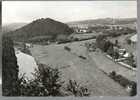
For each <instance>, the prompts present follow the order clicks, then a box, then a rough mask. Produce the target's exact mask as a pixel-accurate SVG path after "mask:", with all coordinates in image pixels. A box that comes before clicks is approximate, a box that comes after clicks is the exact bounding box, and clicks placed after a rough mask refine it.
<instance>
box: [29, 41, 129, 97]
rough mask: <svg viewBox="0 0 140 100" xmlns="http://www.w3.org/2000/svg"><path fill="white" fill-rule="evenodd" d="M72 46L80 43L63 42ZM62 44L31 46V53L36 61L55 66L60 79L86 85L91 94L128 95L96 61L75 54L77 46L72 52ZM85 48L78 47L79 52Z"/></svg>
mask: <svg viewBox="0 0 140 100" xmlns="http://www.w3.org/2000/svg"><path fill="white" fill-rule="evenodd" d="M65 45H69V46H71V47H73V48H75V47H79V46H80V44H78V43H77V44H76V43H73V44H65ZM65 45H63V44H61V45H49V46H40V45H35V46H34V47H33V48H31V53H32V55H33V56H34V57H35V58H36V60H37V61H39V62H40V63H44V64H49V65H52V67H57V68H59V69H60V71H61V72H62V76H61V77H62V80H64V81H65V82H68V80H69V79H72V80H76V81H77V82H78V83H81V84H84V85H87V87H88V88H89V90H90V91H91V95H92V96H118V95H119V96H126V95H129V94H128V93H127V92H126V91H125V89H124V88H123V87H121V86H120V85H119V84H118V83H116V82H114V81H113V80H112V79H110V78H109V77H108V76H107V75H105V74H104V73H103V72H102V71H100V70H99V69H98V67H97V66H96V63H95V62H94V61H93V60H91V59H85V60H84V59H81V58H79V57H78V56H77V55H75V53H76V52H78V48H75V50H73V52H74V53H73V52H72V53H71V52H68V51H66V50H64V46H65ZM84 50H85V49H84V48H83V49H82V46H81V47H80V51H79V52H78V55H79V54H80V53H82V54H85V53H86V52H85V51H84ZM85 55H86V54H85Z"/></svg>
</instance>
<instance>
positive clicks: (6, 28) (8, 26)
mask: <svg viewBox="0 0 140 100" xmlns="http://www.w3.org/2000/svg"><path fill="white" fill-rule="evenodd" d="M26 24H27V23H12V24H5V25H3V26H2V32H3V33H7V32H10V31H14V30H16V29H18V28H21V27H23V26H24V25H26Z"/></svg>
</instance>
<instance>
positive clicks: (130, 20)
mask: <svg viewBox="0 0 140 100" xmlns="http://www.w3.org/2000/svg"><path fill="white" fill-rule="evenodd" d="M135 22H136V18H121V19H112V18H103V19H91V20H83V21H74V22H69V23H68V25H70V26H72V25H96V24H102V25H111V24H119V25H123V24H133V23H135Z"/></svg>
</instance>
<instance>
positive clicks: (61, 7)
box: [2, 1, 137, 24]
mask: <svg viewBox="0 0 140 100" xmlns="http://www.w3.org/2000/svg"><path fill="white" fill-rule="evenodd" d="M133 17H135V18H136V17H137V3H136V1H3V2H2V23H3V24H7V23H19V22H31V21H33V20H36V19H39V18H52V19H54V20H58V21H61V22H70V21H79V20H87V19H98V18H133Z"/></svg>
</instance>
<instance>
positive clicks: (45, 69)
mask: <svg viewBox="0 0 140 100" xmlns="http://www.w3.org/2000/svg"><path fill="white" fill-rule="evenodd" d="M60 75H61V74H60V72H59V70H58V69H57V68H51V67H49V66H46V65H44V64H39V69H36V70H35V72H34V73H33V76H34V79H32V80H27V79H26V77H24V76H23V77H21V78H20V79H19V81H18V82H19V88H20V95H21V96H61V95H62V93H61V90H60V88H61V86H62V85H63V82H62V81H61V80H60Z"/></svg>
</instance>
